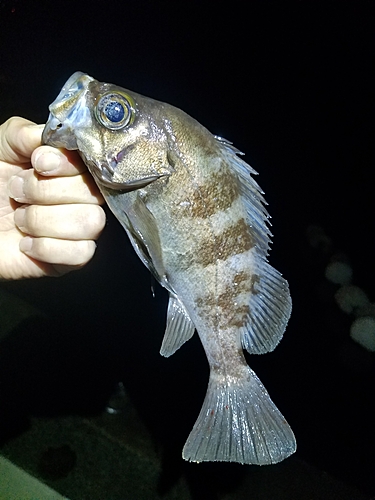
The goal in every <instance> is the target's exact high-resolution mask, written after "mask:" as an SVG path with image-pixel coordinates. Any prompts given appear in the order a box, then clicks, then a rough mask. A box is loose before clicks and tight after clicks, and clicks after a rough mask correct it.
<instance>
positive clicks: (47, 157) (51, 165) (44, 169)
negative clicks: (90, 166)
mask: <svg viewBox="0 0 375 500" xmlns="http://www.w3.org/2000/svg"><path fill="white" fill-rule="evenodd" d="M31 164H32V166H33V167H34V168H35V170H36V171H37V172H38V173H39V174H41V175H45V176H56V175H59V176H70V175H77V174H81V173H82V172H84V171H85V170H86V166H85V164H84V163H83V161H82V159H81V157H80V156H79V154H78V153H77V151H68V150H66V149H57V148H53V147H51V146H40V147H39V148H37V149H35V151H33V154H32V155H31Z"/></svg>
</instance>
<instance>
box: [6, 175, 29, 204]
mask: <svg viewBox="0 0 375 500" xmlns="http://www.w3.org/2000/svg"><path fill="white" fill-rule="evenodd" d="M7 188H8V196H9V197H10V198H13V199H14V200H16V201H18V200H20V199H24V198H25V194H24V192H23V179H22V177H19V176H18V175H13V177H11V178H10V179H9V181H8V186H7Z"/></svg>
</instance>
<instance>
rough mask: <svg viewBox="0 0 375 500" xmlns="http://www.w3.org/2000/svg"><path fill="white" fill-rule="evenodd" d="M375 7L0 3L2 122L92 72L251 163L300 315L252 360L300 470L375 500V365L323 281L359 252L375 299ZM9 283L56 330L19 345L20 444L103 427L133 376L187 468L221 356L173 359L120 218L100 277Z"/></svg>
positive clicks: (99, 264)
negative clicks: (69, 416) (74, 428)
mask: <svg viewBox="0 0 375 500" xmlns="http://www.w3.org/2000/svg"><path fill="white" fill-rule="evenodd" d="M374 6H375V3H374V2H372V1H352V2H345V1H337V2H330V1H324V2H318V1H317V2H315V1H299V2H297V1H296V2H281V1H280V2H267V1H259V2H243V3H242V6H237V4H235V3H234V2H228V3H220V4H219V3H217V2H195V1H190V2H173V3H172V2H167V1H165V2H161V1H159V2H158V1H156V2H143V1H137V2H126V1H124V2H115V1H113V0H106V1H97V2H94V1H92V2H88V1H81V2H69V1H65V2H50V1H47V0H40V1H38V2H34V1H33V2H31V1H26V0H24V1H23V0H18V1H17V0H14V1H13V2H11V1H0V119H1V121H4V120H5V119H7V118H9V117H10V116H12V115H17V114H18V115H21V116H24V117H26V118H29V119H31V120H34V121H36V122H39V123H43V122H45V120H46V119H47V116H48V110H47V107H48V105H49V104H50V103H51V102H52V101H53V100H54V99H55V97H56V96H57V94H58V92H59V91H60V88H61V86H62V85H63V84H64V83H65V81H66V80H67V78H68V77H69V76H70V75H71V74H72V73H73V72H74V71H77V70H80V71H84V72H87V73H88V74H90V75H92V76H94V77H95V78H96V79H98V80H102V81H107V82H112V83H116V84H119V85H121V86H124V87H127V88H129V89H132V90H134V91H136V92H139V93H141V94H145V95H147V96H150V97H153V98H155V99H159V100H162V101H166V102H169V103H171V104H174V105H176V106H177V107H180V108H182V109H183V110H184V111H186V112H187V113H189V114H190V115H192V116H194V117H195V118H196V119H197V120H198V121H200V122H201V123H202V124H204V125H205V126H206V127H207V128H208V129H209V130H211V131H212V132H213V133H215V134H217V135H220V136H223V137H225V138H227V139H229V140H231V141H233V142H234V144H235V146H236V147H238V148H239V149H240V150H242V151H244V152H245V153H246V156H245V159H246V161H247V162H248V163H249V164H250V165H252V167H253V168H255V170H257V171H258V172H259V173H260V175H259V177H258V178H257V181H258V182H259V183H260V185H261V187H262V188H263V190H264V191H265V193H266V199H267V201H268V203H269V207H268V208H269V212H270V214H271V215H272V224H273V226H272V232H273V234H274V243H273V250H272V253H271V256H270V262H271V264H272V265H274V266H275V267H276V268H277V269H278V270H279V271H281V272H282V273H283V275H284V276H285V277H286V278H287V279H288V281H289V283H290V288H291V293H292V299H293V304H294V309H293V313H292V318H291V320H290V324H289V326H288V328H287V331H286V334H285V337H284V339H283V341H282V342H281V344H280V346H279V347H278V348H277V349H276V351H275V352H273V353H271V354H268V355H266V356H261V357H254V356H252V357H249V364H250V365H251V366H252V368H254V369H255V371H256V372H257V374H258V375H259V377H260V379H261V380H262V381H263V383H264V384H265V386H266V387H267V389H268V391H269V392H270V394H271V396H272V398H273V400H274V401H275V403H276V404H277V405H278V406H279V407H280V409H281V411H282V412H283V414H284V415H285V416H286V418H287V419H288V421H289V423H290V424H291V426H292V428H293V430H294V432H295V434H296V437H297V441H298V450H297V454H298V456H299V457H300V458H301V459H302V460H305V461H307V462H309V463H310V464H313V465H315V466H317V467H318V468H320V469H321V470H323V471H327V472H328V473H329V474H331V475H333V476H335V477H337V478H339V479H341V480H343V481H345V482H347V483H348V484H352V485H355V486H356V487H357V488H358V489H360V490H362V491H363V492H366V493H370V494H371V492H372V494H375V490H374V486H373V483H372V481H373V479H372V476H373V472H374V470H375V464H374V451H373V450H374V445H375V442H374V430H373V429H374V422H375V414H374V408H373V407H374V404H373V394H374V377H373V372H374V358H373V354H370V353H368V352H367V351H365V350H364V349H363V348H361V347H360V346H358V345H357V344H355V343H354V342H353V341H352V340H351V339H350V337H349V329H350V323H351V321H352V318H350V317H349V316H346V315H345V314H344V313H342V312H341V311H340V310H339V309H338V307H337V306H336V305H335V303H334V300H333V294H334V292H335V290H336V288H335V287H334V286H333V285H329V284H328V282H326V281H325V278H324V268H325V265H326V264H327V263H328V262H329V260H330V258H331V256H332V254H334V253H335V252H344V253H345V254H346V255H347V257H348V259H349V261H350V263H351V265H352V266H353V270H354V283H355V284H357V285H359V286H361V287H362V288H363V289H364V290H365V291H366V293H367V294H368V295H369V297H370V299H372V300H374V299H375V290H374V288H375V286H374V270H375V267H374V259H373V257H374V246H375V245H374V182H373V180H374V173H373V170H374V147H373V133H374V122H373V112H374V97H373V96H374V91H373V89H374V79H373V71H374V54H373V52H374V36H373V33H374V23H375V8H374ZM312 224H317V225H319V226H322V227H323V228H324V230H325V231H326V234H327V235H328V236H329V237H330V238H331V240H332V245H331V246H329V248H328V249H326V251H325V252H324V251H323V250H324V249H322V248H321V249H314V248H312V247H311V246H310V244H309V242H308V239H307V237H306V232H307V228H308V227H309V226H310V225H312ZM2 286H3V287H5V288H6V289H7V290H9V291H11V292H13V293H16V294H18V295H19V296H20V297H23V298H25V299H27V300H28V301H29V302H31V303H33V304H35V305H37V306H38V307H39V308H40V309H42V310H43V311H44V312H46V314H47V315H48V317H49V320H48V321H49V322H47V323H46V322H43V323H42V324H40V325H39V324H37V322H36V324H35V325H33V324H31V325H28V327H27V328H28V332H29V334H28V335H25V333H24V329H23V330H22V329H21V330H22V331H21V330H20V332H18V337H17V332H15V335H14V336H13V339H7V341H6V342H3V345H2V349H1V351H0V358H1V360H2V361H1V366H0V375H1V377H2V392H1V398H2V399H1V401H2V403H1V404H2V406H3V407H4V408H5V407H6V408H7V412H8V413H9V415H8V417H9V422H12V424H10V423H9V427H7V426H6V425H5V426H4V428H5V429H6V431H5V434H6V436H5V439H6V438H7V437H9V436H10V435H13V434H17V433H18V432H20V431H21V429H22V426H23V425H24V424H25V422H26V421H27V418H28V417H29V416H30V415H44V414H47V415H54V414H61V413H64V412H66V413H69V412H71V413H82V414H90V413H95V412H96V411H99V410H100V409H101V408H102V407H103V405H104V404H105V402H106V400H107V398H108V396H109V394H110V393H111V390H112V388H113V384H114V383H115V382H116V381H118V380H123V381H124V384H125V387H126V389H127V391H128V392H129V394H130V397H131V399H132V400H133V402H134V404H135V405H136V407H137V409H138V411H139V412H140V414H141V415H142V416H143V418H144V421H145V422H146V423H147V425H148V427H149V428H150V430H151V431H152V432H153V435H154V436H155V439H156V440H157V441H158V442H159V443H160V446H162V449H163V450H164V454H165V456H166V457H167V458H166V462H168V459H169V460H170V462H173V461H176V457H180V453H181V448H182V446H183V443H184V440H185V439H186V437H187V435H188V432H189V430H190V428H191V426H192V424H193V423H194V421H195V418H196V416H197V414H198V411H199V408H200V405H201V402H202V400H203V396H204V393H205V389H206V382H207V377H208V368H207V363H206V360H205V356H204V353H203V350H202V348H201V346H200V343H199V340H198V339H197V338H194V339H193V340H191V341H190V342H189V343H188V344H187V345H185V346H184V347H183V348H182V349H181V350H180V351H178V352H177V353H176V354H175V355H174V356H173V357H172V358H170V359H168V360H166V359H163V358H161V357H160V356H159V354H158V351H159V347H160V344H161V340H162V336H163V329H164V323H165V308H166V295H165V293H164V291H162V290H161V289H160V288H159V287H156V298H155V299H153V297H152V294H151V291H150V287H151V280H150V277H149V274H148V272H147V270H146V269H144V268H143V266H142V264H141V263H140V262H139V261H138V259H137V257H136V256H135V254H134V253H133V251H132V249H131V247H130V244H129V243H128V241H127V238H126V236H125V233H124V232H123V231H122V230H121V228H120V226H119V224H118V223H117V221H116V220H115V219H114V218H113V217H112V216H111V215H110V214H108V222H107V227H106V230H105V231H104V234H103V235H102V237H101V238H100V240H99V242H98V249H97V253H96V255H95V257H94V259H93V260H92V261H91V262H90V263H89V264H88V265H87V266H86V267H85V269H83V270H82V271H79V272H77V273H74V274H72V275H69V276H66V277H64V278H61V279H58V280H54V279H43V280H39V281H38V280H36V281H29V282H24V281H23V282H17V283H7V284H2ZM196 337H197V336H196ZM15 415H18V417H17V418H15ZM181 462H182V461H181ZM175 467H182V465H180V464H179V465H178V466H177V465H176V466H175ZM214 467H215V466H214ZM205 470H207V469H205ZM219 470H220V472H221V473H222V471H223V469H222V468H220V469H219ZM228 470H229V469H228ZM231 470H232V469H231ZM212 474H215V473H214V472H213V473H212Z"/></svg>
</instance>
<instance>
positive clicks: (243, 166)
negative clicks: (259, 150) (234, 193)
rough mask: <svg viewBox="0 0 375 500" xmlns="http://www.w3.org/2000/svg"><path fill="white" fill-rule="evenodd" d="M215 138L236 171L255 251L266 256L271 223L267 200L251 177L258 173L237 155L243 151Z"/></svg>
mask: <svg viewBox="0 0 375 500" xmlns="http://www.w3.org/2000/svg"><path fill="white" fill-rule="evenodd" d="M215 139H216V140H217V141H218V143H219V144H220V146H221V148H222V150H223V154H224V155H225V158H226V159H227V162H228V165H229V166H230V167H231V168H232V169H233V171H234V172H235V173H236V175H237V178H238V180H239V186H240V193H241V195H242V196H243V200H244V203H245V207H246V212H247V217H248V223H249V226H250V227H251V230H252V236H253V237H254V239H255V244H256V247H257V253H258V255H261V256H263V257H267V255H268V251H269V246H270V243H271V236H272V233H271V231H270V230H269V227H268V226H269V225H271V223H270V221H269V219H270V216H269V215H268V212H267V210H266V208H265V205H267V202H266V200H265V199H264V197H263V194H264V192H263V191H262V190H261V188H260V187H259V185H258V183H257V182H256V181H255V180H254V179H253V177H252V175H258V173H257V172H256V171H255V170H254V169H253V168H252V167H250V165H248V164H247V163H246V162H245V161H243V160H242V159H241V158H239V157H238V156H237V155H238V154H240V155H242V154H243V153H241V151H239V150H238V149H237V148H235V147H234V146H233V145H232V143H231V142H230V141H227V140H225V139H223V138H222V137H218V136H215Z"/></svg>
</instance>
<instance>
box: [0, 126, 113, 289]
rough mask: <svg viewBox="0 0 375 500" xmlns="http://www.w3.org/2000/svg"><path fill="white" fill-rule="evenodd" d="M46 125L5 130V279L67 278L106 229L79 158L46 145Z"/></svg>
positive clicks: (1, 244)
mask: <svg viewBox="0 0 375 500" xmlns="http://www.w3.org/2000/svg"><path fill="white" fill-rule="evenodd" d="M42 130H43V125H36V124H35V123H33V122H30V121H28V120H25V119H24V118H19V117H13V118H10V119H9V120H7V121H6V122H5V123H4V124H2V125H1V126H0V280H11V279H13V280H14V279H22V278H38V277H42V276H61V275H63V274H65V273H67V272H69V271H72V270H74V269H79V268H81V267H82V266H83V265H85V264H86V263H87V262H88V261H89V260H90V259H91V258H92V256H93V255H94V252H95V248H96V244H95V240H96V239H97V238H98V237H99V235H100V233H101V231H102V230H103V228H104V225H105V214H104V211H103V209H102V208H101V207H100V205H101V204H103V199H102V196H101V194H100V192H99V190H98V188H97V186H96V184H95V182H94V180H93V179H92V177H91V175H90V174H89V173H88V171H87V169H86V167H85V165H84V164H83V162H82V160H81V159H80V158H79V156H78V154H77V153H75V152H72V151H66V150H63V149H56V148H53V147H50V146H41V134H42Z"/></svg>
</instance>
